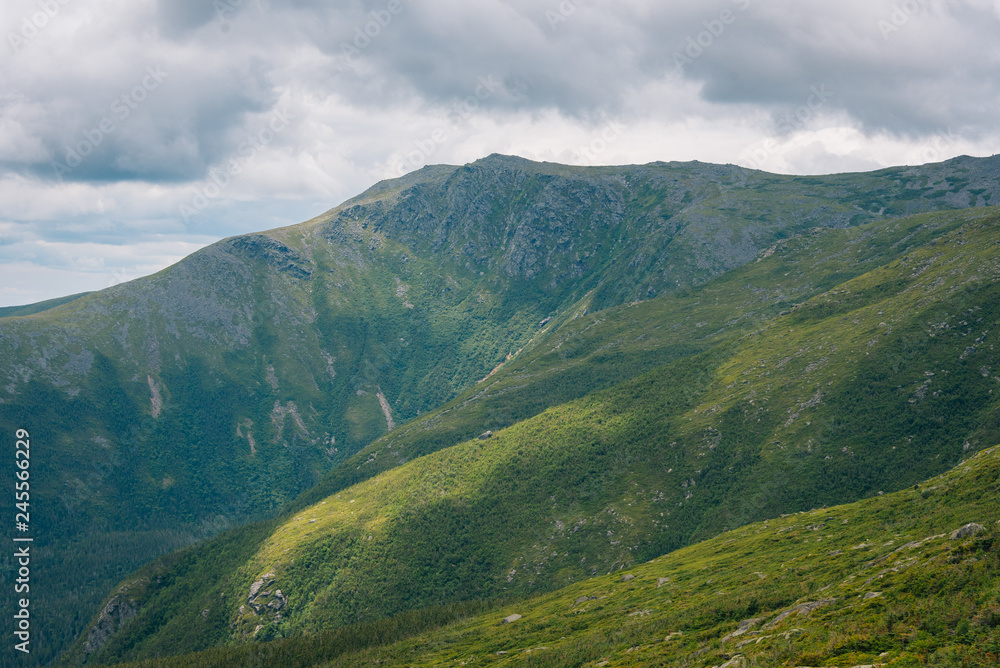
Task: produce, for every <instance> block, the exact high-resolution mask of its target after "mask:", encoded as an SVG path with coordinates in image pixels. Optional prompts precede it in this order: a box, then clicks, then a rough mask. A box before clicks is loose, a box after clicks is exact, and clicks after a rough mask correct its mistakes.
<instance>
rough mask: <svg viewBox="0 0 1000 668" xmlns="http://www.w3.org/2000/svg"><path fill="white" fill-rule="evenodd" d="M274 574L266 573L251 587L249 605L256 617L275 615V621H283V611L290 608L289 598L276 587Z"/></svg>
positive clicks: (248, 597)
mask: <svg viewBox="0 0 1000 668" xmlns="http://www.w3.org/2000/svg"><path fill="white" fill-rule="evenodd" d="M275 584H276V581H275V579H274V573H266V574H264V575H262V576H261V577H260V579H258V580H257V581H256V582H254V583H253V584H252V585H250V594H249V596H247V605H249V606H250V608H251V609H252V610H253V612H254V614H256V615H268V614H271V613H273V614H274V621H276V622H277V621H280V620H281V611H282V610H284V609H285V608H286V607H287V606H288V597H287V596H285V595H284V594H283V593H281V590H280V589H278V588H276V587H275V586H274V585H275Z"/></svg>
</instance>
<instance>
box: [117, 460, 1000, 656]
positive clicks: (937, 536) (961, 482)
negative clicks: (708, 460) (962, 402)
mask: <svg viewBox="0 0 1000 668" xmlns="http://www.w3.org/2000/svg"><path fill="white" fill-rule="evenodd" d="M998 479H1000V446H998V447H994V448H991V449H989V450H986V451H983V452H979V453H977V454H976V455H974V456H973V457H971V458H970V459H968V460H965V461H964V462H962V463H961V464H959V465H958V466H957V467H956V468H954V469H953V470H951V471H949V472H948V473H945V474H944V475H942V476H940V477H937V478H934V479H932V480H929V481H927V482H925V483H922V484H918V485H914V486H913V487H912V488H911V489H907V490H905V491H900V492H897V493H894V494H886V495H884V496H882V495H879V496H876V497H874V498H871V499H868V500H865V501H861V502H856V503H853V504H850V505H844V506H834V507H829V508H821V509H818V510H817V509H813V510H809V511H802V512H799V513H796V514H793V515H787V516H783V517H781V518H775V519H772V520H769V521H765V522H760V523H756V524H751V525H748V526H745V527H742V528H740V529H737V530H734V531H731V532H727V533H723V534H720V535H718V536H716V537H714V538H711V539H709V540H706V541H704V542H702V543H698V544H696V545H692V546H690V547H686V548H683V549H681V550H677V551H675V552H672V553H670V554H667V555H664V556H661V557H658V558H655V559H653V560H651V561H649V562H648V563H644V564H637V565H635V566H634V567H632V568H629V569H628V571H627V572H625V573H624V574H623V573H622V572H618V573H615V574H614V575H603V576H599V577H595V578H592V579H589V580H585V581H583V582H579V583H576V584H573V585H570V586H567V587H565V588H563V589H560V590H558V591H556V592H553V593H551V594H546V595H543V596H538V597H535V598H531V599H525V600H518V601H512V602H508V603H507V604H504V605H494V606H482V605H480V606H479V607H478V609H477V607H476V606H464V607H462V606H453V607H452V608H451V609H437V610H427V611H426V612H423V613H422V614H420V615H411V616H403V617H400V618H398V619H397V620H395V621H393V622H383V623H379V624H368V625H359V626H357V627H351V628H347V629H341V630H338V631H324V632H322V633H319V634H316V635H313V636H305V637H297V638H290V639H285V640H281V641H273V642H270V643H259V644H247V645H238V646H235V647H231V648H223V649H215V650H210V651H206V652H203V653H200V654H194V655H187V656H183V657H177V658H175V659H165V660H159V661H145V662H141V663H136V664H129V665H134V666H142V667H143V668H169V667H170V666H185V667H191V668H196V667H199V666H244V665H282V666H287V667H289V668H297V667H300V666H301V667H303V668H304V667H307V666H330V667H332V666H357V665H371V664H378V665H383V666H386V665H388V666H395V665H400V666H401V665H406V666H423V665H426V666H432V665H438V666H441V665H463V664H465V665H469V664H475V665H498V666H500V665H503V666H508V665H524V666H542V665H545V666H555V665H560V666H569V665H574V666H630V665H650V666H654V665H655V666H659V665H663V666H684V665H693V666H717V667H718V666H722V665H725V666H728V667H729V668H737V667H743V666H776V665H788V666H802V665H883V666H913V665H956V666H957V665H962V666H970V667H972V666H994V665H996V664H997V662H998V661H1000V587H998V584H997V583H998V575H1000V510H998V509H1000V488H998V486H997V480H998ZM484 608H485V610H484ZM512 616H513V617H512ZM515 617H516V619H514V618H515ZM505 618H510V619H514V621H512V622H510V623H507V624H503V623H501V622H502V620H504V619H505ZM435 627H436V628H435ZM428 629H431V630H428Z"/></svg>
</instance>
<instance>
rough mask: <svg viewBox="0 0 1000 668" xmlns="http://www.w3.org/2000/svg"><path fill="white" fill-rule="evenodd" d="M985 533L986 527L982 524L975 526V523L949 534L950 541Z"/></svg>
mask: <svg viewBox="0 0 1000 668" xmlns="http://www.w3.org/2000/svg"><path fill="white" fill-rule="evenodd" d="M983 531H986V527H984V526H983V525H982V524H976V523H975V522H970V523H968V524H966V525H965V526H964V527H961V528H959V529H955V530H954V531H952V532H951V539H952V540H962V539H963V538H968V537H969V536H975V535H976V534H977V533H981V532H983Z"/></svg>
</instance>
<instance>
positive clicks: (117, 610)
mask: <svg viewBox="0 0 1000 668" xmlns="http://www.w3.org/2000/svg"><path fill="white" fill-rule="evenodd" d="M138 612H139V610H138V608H137V607H136V604H135V601H134V600H133V599H131V598H128V597H127V596H126V595H125V594H124V593H122V594H118V595H116V596H114V597H113V598H112V599H111V600H110V601H108V604H107V605H105V606H104V609H103V610H101V614H100V615H98V617H97V623H96V624H94V625H93V626H92V627H91V629H90V633H88V634H87V641H86V642H85V643H84V644H83V651H84V653H86V654H93V653H94V652H96V651H98V650H99V649H101V648H102V647H104V645H105V644H107V642H108V641H109V640H111V638H112V637H113V636H114V635H115V633H117V632H118V631H120V630H121V628H122V627H123V626H125V625H126V624H127V623H128V622H129V620H131V619H132V618H134V617H135V616H136V615H137V614H138Z"/></svg>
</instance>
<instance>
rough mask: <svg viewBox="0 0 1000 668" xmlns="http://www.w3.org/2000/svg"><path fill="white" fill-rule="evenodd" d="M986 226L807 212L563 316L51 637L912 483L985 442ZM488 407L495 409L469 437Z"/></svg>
mask: <svg viewBox="0 0 1000 668" xmlns="http://www.w3.org/2000/svg"><path fill="white" fill-rule="evenodd" d="M998 243H1000V211H998V210H997V209H981V210H966V211H961V212H947V213H937V214H923V215H919V216H913V217H908V218H905V219H901V220H894V221H886V222H877V223H871V224H869V225H865V226H860V227H856V228H851V229H846V230H813V231H810V232H808V233H804V234H801V235H797V236H795V237H792V238H789V239H787V240H785V241H784V242H782V243H778V244H775V245H774V246H773V247H772V248H768V249H765V250H764V251H763V252H762V253H761V254H760V257H759V258H758V261H755V262H753V263H751V264H748V265H746V266H744V267H741V268H738V269H735V270H732V271H730V272H727V273H725V274H724V275H722V276H720V277H718V278H716V279H714V280H712V281H710V282H708V283H706V284H704V285H703V286H700V287H697V288H693V289H691V290H688V291H686V292H685V293H683V294H674V295H669V296H665V297H661V298H658V299H654V300H650V301H647V302H643V303H640V304H632V305H625V306H620V307H615V308H611V309H606V310H602V311H598V312H596V313H592V314H588V315H582V314H580V315H579V317H576V318H575V319H572V320H570V321H567V322H566V323H565V324H564V325H563V326H561V327H559V328H553V329H550V330H547V331H544V332H542V333H540V334H539V335H537V337H536V340H535V341H534V342H533V343H532V344H531V345H530V346H527V347H526V349H525V350H523V351H522V352H521V354H520V355H519V356H518V359H517V360H515V361H511V362H510V363H508V364H507V365H505V366H504V367H503V368H501V369H499V370H498V371H497V372H496V373H495V374H494V375H493V376H491V377H490V378H489V379H487V380H486V381H484V382H482V383H479V384H478V385H477V386H476V387H474V388H471V389H470V390H468V391H467V392H466V393H464V394H463V395H461V396H459V397H458V398H457V399H456V400H455V401H453V402H451V403H450V404H448V405H446V406H444V407H443V408H442V409H440V410H438V411H434V412H432V413H431V414H429V415H427V416H424V417H423V418H420V419H417V420H415V421H413V422H412V423H411V424H410V425H408V426H407V427H404V428H401V429H400V430H398V431H394V432H393V433H391V434H389V435H387V436H386V437H383V438H382V439H379V440H377V441H376V442H375V443H373V444H372V445H371V446H369V447H368V448H366V450H364V451H362V453H360V457H357V458H354V459H352V460H349V461H348V462H347V463H346V464H345V465H342V466H341V467H338V469H336V470H334V471H333V472H332V473H331V474H329V476H328V478H327V479H326V480H324V481H323V482H322V483H320V485H319V486H318V487H317V488H316V489H314V490H312V491H310V492H309V493H308V494H307V495H306V496H305V497H303V499H300V500H299V502H298V503H297V504H295V505H293V511H291V512H288V513H286V514H284V515H283V516H281V517H279V518H278V519H277V520H272V521H270V522H267V523H264V524H257V525H253V526H250V527H248V528H245V529H243V530H237V531H234V532H231V533H229V534H227V535H225V536H223V537H221V538H220V539H218V540H215V541H209V542H207V543H205V544H202V545H200V546H196V547H193V548H189V549H187V550H185V551H183V552H180V553H175V554H173V555H170V556H169V557H167V558H165V559H162V560H160V561H157V562H154V563H153V564H151V565H150V566H148V567H147V568H145V569H143V570H141V571H140V572H139V573H137V574H136V575H135V576H133V577H131V578H128V579H127V580H126V581H125V582H123V583H122V584H121V585H120V586H119V587H117V588H116V589H115V591H114V592H113V594H112V595H111V597H109V598H108V599H107V600H106V602H105V605H104V606H103V609H102V612H101V613H100V614H99V615H97V616H96V617H95V618H94V620H92V625H91V627H90V629H89V630H88V632H87V633H85V634H84V635H82V636H81V638H80V639H79V640H78V641H77V644H76V646H75V649H74V653H73V655H72V656H74V657H76V659H78V660H85V659H86V660H92V661H101V662H111V661H116V660H123V659H132V658H143V657H153V656H158V655H163V654H168V653H175V652H178V651H191V650H199V649H205V648H209V647H213V646H220V645H227V644H233V643H236V644H240V643H244V642H246V641H248V640H254V641H262V640H269V639H273V638H281V637H296V636H303V635H305V636H307V637H308V636H309V635H315V634H317V633H322V632H325V631H328V630H330V629H337V628H347V627H350V626H351V625H355V624H378V623H379V622H380V620H385V619H388V618H391V617H393V616H396V615H400V614H403V613H407V612H409V611H414V610H421V609H425V608H433V607H434V606H448V605H451V604H454V603H456V602H461V601H474V600H484V601H505V600H511V599H512V598H518V599H519V598H523V597H525V596H530V595H532V594H535V593H537V592H544V591H553V590H556V589H558V588H559V587H562V586H565V585H567V584H569V583H573V582H579V581H583V580H586V579H588V578H592V577H594V576H597V575H601V574H608V573H616V572H621V571H623V570H624V569H630V568H632V567H634V566H636V565H637V564H640V563H642V562H644V561H647V560H649V559H651V558H654V557H657V556H659V555H662V554H665V553H668V552H670V551H672V550H676V549H678V548H682V547H684V546H685V545H691V544H693V543H696V542H697V541H700V540H703V539H706V538H709V537H711V536H714V535H717V534H718V533H720V532H724V531H727V530H730V529H733V528H735V527H740V526H743V525H745V524H747V523H749V522H754V521H759V520H763V519H766V518H773V517H777V516H778V515H780V514H782V513H790V512H799V511H802V510H805V509H810V508H816V507H822V506H829V505H833V504H838V503H843V502H845V501H851V500H856V499H861V498H866V497H871V496H876V495H878V494H880V493H881V492H883V491H892V490H898V489H902V488H904V487H907V486H911V485H913V484H916V483H919V482H920V481H921V480H923V479H925V478H927V477H929V476H931V475H934V474H937V473H940V472H942V471H944V470H946V469H947V468H949V467H951V466H953V465H954V464H955V463H957V462H959V461H960V460H961V459H962V458H963V457H966V456H969V455H970V454H972V453H973V452H976V451H979V450H981V449H983V448H985V447H987V446H988V445H989V444H991V443H996V442H1000V422H998V420H997V417H996V415H997V407H998V399H1000V396H998V394H997V393H995V388H997V383H998V382H1000V380H998V378H997V374H996V370H995V369H994V366H995V365H994V364H993V362H992V360H993V359H994V355H993V353H992V352H991V346H993V345H994V343H993V339H992V336H991V332H994V331H995V329H996V324H997V323H998V322H1000V288H998V287H997V285H998V284H997V281H996V279H997V277H998V276H1000V260H998V254H997V252H996V246H997V244H998ZM764 286H766V287H764ZM630 359H644V360H650V361H649V364H650V365H651V366H652V367H653V368H652V370H651V371H645V372H643V369H642V366H641V365H640V364H638V363H636V364H633V365H631V366H630V365H629V363H628V360H630ZM616 361H617V362H620V364H619V363H616ZM612 367H614V368H619V369H626V370H624V371H622V372H621V375H623V376H624V375H628V373H629V371H628V370H627V369H629V368H631V369H632V373H633V374H637V375H633V377H631V378H627V379H624V380H622V379H620V378H619V379H615V378H610V379H607V378H603V376H605V374H603V373H602V372H601V370H602V368H603V369H611V368H612ZM585 378H599V379H602V380H597V381H595V384H596V385H598V386H599V385H601V384H602V382H603V383H606V384H607V386H606V387H605V388H604V389H597V390H596V391H595V390H593V389H591V390H587V389H586V388H584V389H581V387H580V384H581V383H585V381H583V380H581V379H585ZM559 379H563V381H564V382H565V384H562V381H560V380H559ZM560 393H561V394H563V395H564V396H563V397H560V396H559V395H560ZM574 393H576V394H582V396H580V398H567V397H568V396H569V395H572V394H574ZM540 396H546V397H548V398H549V401H550V403H551V407H548V408H545V409H544V410H541V412H538V413H537V414H534V416H530V417H527V418H522V419H519V418H518V416H517V415H518V413H524V414H531V413H533V412H535V411H536V410H540V409H541V406H540V404H542V403H544V402H542V401H541V400H540V399H539V397H540ZM518 397H520V398H521V400H520V405H518V404H519V400H518ZM505 405H506V406H508V407H511V408H510V409H509V410H508V411H504V410H503V409H502V408H501V407H503V406H505ZM496 415H499V416H501V417H500V419H501V420H506V419H509V420H510V422H511V423H512V424H511V425H510V426H508V427H506V428H497V430H495V431H494V430H489V432H492V433H488V432H482V433H481V434H480V436H479V437H473V438H471V439H470V438H469V437H468V436H469V434H470V433H473V434H474V433H476V432H478V430H479V429H482V428H483V424H482V423H480V424H479V425H478V426H477V425H476V423H475V419H476V416H479V417H482V416H490V419H493V416H496ZM472 426H475V427H476V428H475V429H472V430H471V432H470V427H472ZM450 437H454V438H457V439H458V440H459V442H458V443H457V444H454V445H450V446H449V445H448V439H449V438H450ZM435 444H436V445H437V446H440V447H437V448H436V449H435ZM362 457H363V458H364V459H361V458H362ZM384 462H387V463H384ZM351 469H353V470H351ZM345 471H346V475H345ZM348 485H350V486H348ZM980 491H981V492H982V490H980ZM324 495H325V496H324ZM793 599H794V597H793ZM122 610H127V611H128V615H127V616H128V619H127V620H123V617H122V614H121V611H122ZM123 622H124V623H123Z"/></svg>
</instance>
